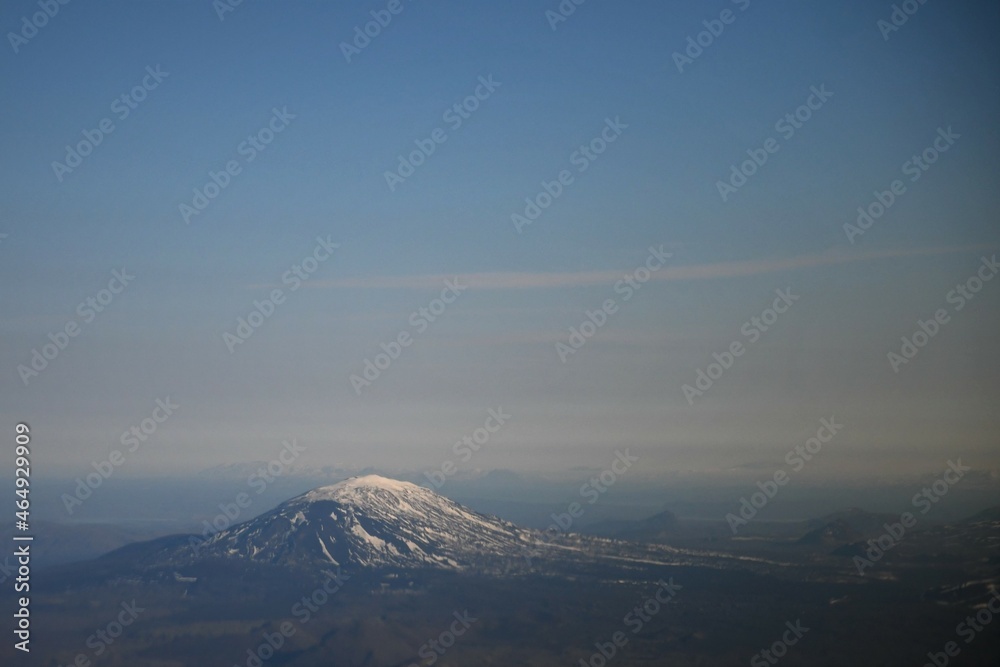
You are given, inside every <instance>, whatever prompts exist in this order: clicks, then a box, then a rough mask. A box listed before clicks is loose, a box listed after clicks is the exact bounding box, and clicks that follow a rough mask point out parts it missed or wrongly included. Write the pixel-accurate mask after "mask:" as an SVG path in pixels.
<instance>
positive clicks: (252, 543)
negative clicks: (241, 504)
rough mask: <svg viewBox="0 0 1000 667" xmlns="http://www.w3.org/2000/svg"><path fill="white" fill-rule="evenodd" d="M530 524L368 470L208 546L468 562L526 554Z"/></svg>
mask: <svg viewBox="0 0 1000 667" xmlns="http://www.w3.org/2000/svg"><path fill="white" fill-rule="evenodd" d="M529 541H530V540H529V534H528V533H527V531H523V530H521V529H518V528H517V527H516V526H514V525H513V524H511V523H509V522H507V521H502V520H501V519H498V518H496V517H492V516H486V515H483V514H479V513H477V512H473V511H472V510H470V509H468V508H465V507H463V506H461V505H459V504H458V503H456V502H454V501H453V500H451V499H449V498H446V497H444V496H442V495H440V494H438V493H435V492H434V491H431V490H430V489H427V488H424V487H422V486H418V485H416V484H413V483H411V482H403V481H400V480H395V479H390V478H388V477H383V476H381V475H375V474H371V475H361V476H358V477H351V478H349V479H346V480H344V481H342V482H338V483H336V484H332V485H329V486H321V487H319V488H316V489H313V490H312V491H308V492H306V493H304V494H302V495H301V496H298V497H296V498H292V499H291V500H289V501H287V502H285V503H282V504H281V505H279V506H278V507H276V508H275V509H274V510H272V511H270V512H267V513H265V514H262V515H260V516H258V517H256V518H254V519H251V520H250V521H247V522H245V523H241V524H238V525H236V526H233V527H232V528H229V529H228V530H225V531H222V532H221V533H219V534H217V535H215V536H214V537H213V538H212V539H211V540H210V542H209V543H208V544H206V545H205V547H204V548H203V551H204V552H205V553H206V554H207V555H213V556H217V557H243V558H250V559H253V560H257V561H263V562H268V563H295V564H299V565H305V566H313V567H315V566H317V565H323V564H326V565H331V564H332V565H338V566H340V565H343V566H360V567H394V568H395V567H403V568H409V567H435V568H444V569H467V568H469V567H471V566H473V565H477V564H482V563H483V562H484V561H491V560H492V561H497V560H500V559H505V558H506V559H509V558H511V557H518V556H520V555H521V554H523V553H524V550H525V546H526V545H527V544H528V543H529Z"/></svg>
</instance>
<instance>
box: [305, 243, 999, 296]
mask: <svg viewBox="0 0 1000 667" xmlns="http://www.w3.org/2000/svg"><path fill="white" fill-rule="evenodd" d="M992 249H995V246H987V245H966V246H938V247H929V248H899V249H892V250H871V251H865V252H844V251H830V252H825V253H818V254H810V255H798V256H795V257H785V258H767V259H750V260H741V261H735V262H714V263H708V264H688V265H681V266H667V267H665V268H663V269H660V270H659V271H656V272H654V273H653V274H652V279H653V280H655V281H661V282H663V281H690V280H721V279H728V278H744V277H748V276H756V275H762V274H769V273H781V272H785V271H797V270H801V269H812V268H819V267H823V266H833V265H838V264H855V263H859V262H872V261H877V260H882V259H893V258H899V257H919V256H926V255H943V254H951V253H962V252H976V251H980V252H981V251H984V250H992ZM631 270H632V269H611V270H598V271H568V272H551V271H550V272H525V271H485V272H476V273H464V274H461V273H459V274H455V273H452V274H424V275H410V276H370V277H364V278H361V277H357V278H340V279H336V280H322V281H310V282H307V283H305V284H304V286H307V287H310V288H313V289H317V288H319V289H433V288H439V287H441V285H442V284H443V283H444V281H445V280H450V279H453V278H455V277H456V276H457V277H459V279H460V280H461V283H462V284H463V285H468V286H469V287H470V288H473V289H492V290H521V289H558V288H566V287H587V286H591V285H607V284H612V283H614V282H616V281H617V280H620V279H621V278H622V276H623V275H625V274H626V273H629V272H631Z"/></svg>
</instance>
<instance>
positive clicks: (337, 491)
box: [302, 475, 430, 502]
mask: <svg viewBox="0 0 1000 667" xmlns="http://www.w3.org/2000/svg"><path fill="white" fill-rule="evenodd" d="M366 491H388V492H389V493H393V494H409V493H430V491H429V490H428V489H425V488H424V487H422V486H418V485H416V484H413V483H411V482H402V481H400V480H398V479H391V478H389V477H383V476H382V475H359V476H357V477H350V478H348V479H345V480H343V481H342V482H337V483H336V484H330V485H329V486H321V487H319V488H316V489H313V490H312V491H309V492H307V493H305V494H304V495H303V496H302V498H303V499H304V500H307V501H310V502H314V501H317V500H340V499H342V498H349V497H350V496H352V495H356V494H357V493H359V492H362V493H363V492H366Z"/></svg>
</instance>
